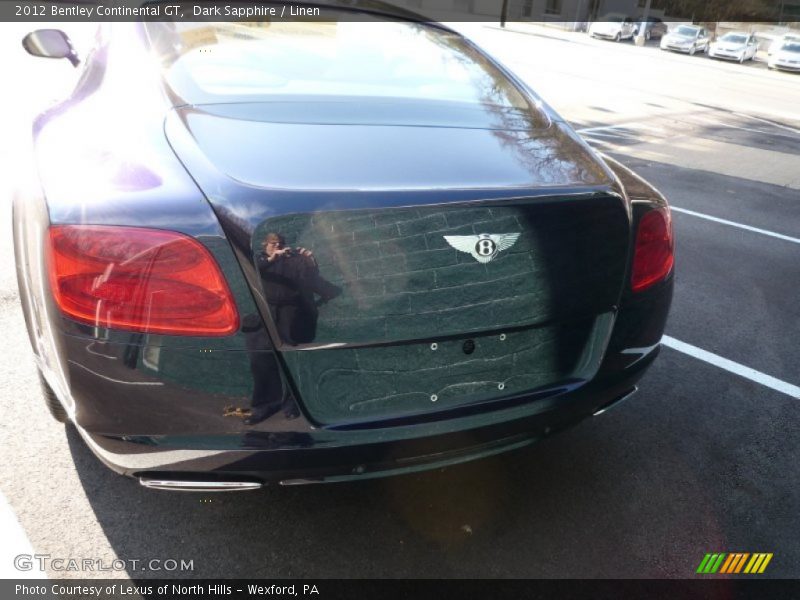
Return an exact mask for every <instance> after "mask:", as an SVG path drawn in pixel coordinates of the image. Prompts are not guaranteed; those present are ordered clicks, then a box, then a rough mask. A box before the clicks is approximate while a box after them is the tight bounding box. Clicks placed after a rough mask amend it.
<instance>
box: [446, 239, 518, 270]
mask: <svg viewBox="0 0 800 600" xmlns="http://www.w3.org/2000/svg"><path fill="white" fill-rule="evenodd" d="M518 238H519V234H518V233H481V234H479V235H446V236H444V239H445V240H446V241H447V243H448V244H450V245H451V246H452V247H453V248H455V249H456V250H460V251H461V252H466V253H467V254H471V255H472V257H473V258H474V259H475V260H477V261H478V262H480V263H488V262H489V261H491V260H493V259H494V258H495V257H496V256H497V255H498V254H499V253H500V252H502V251H503V250H505V249H506V248H511V246H513V245H514V244H516V243H517V239H518Z"/></svg>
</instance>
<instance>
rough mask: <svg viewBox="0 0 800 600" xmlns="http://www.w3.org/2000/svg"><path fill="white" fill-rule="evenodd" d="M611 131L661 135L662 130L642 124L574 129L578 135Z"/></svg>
mask: <svg viewBox="0 0 800 600" xmlns="http://www.w3.org/2000/svg"><path fill="white" fill-rule="evenodd" d="M612 129H644V130H645V131H656V132H659V133H663V132H664V130H663V129H659V128H658V127H653V126H652V125H645V124H644V123H620V124H618V125H603V126H602V127H584V128H583V129H576V130H575V131H577V132H578V133H592V132H594V131H609V130H612Z"/></svg>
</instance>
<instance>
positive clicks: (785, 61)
mask: <svg viewBox="0 0 800 600" xmlns="http://www.w3.org/2000/svg"><path fill="white" fill-rule="evenodd" d="M767 66H768V67H769V68H770V69H785V70H787V71H800V41H797V42H783V45H782V46H780V47H779V48H778V49H777V50H775V51H774V52H773V53H772V56H770V57H769V60H768V61H767Z"/></svg>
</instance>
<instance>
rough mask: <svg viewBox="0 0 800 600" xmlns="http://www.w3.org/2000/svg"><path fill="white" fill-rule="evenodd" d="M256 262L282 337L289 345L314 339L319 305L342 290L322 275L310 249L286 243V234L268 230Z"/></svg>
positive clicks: (265, 293) (273, 316)
mask: <svg viewBox="0 0 800 600" xmlns="http://www.w3.org/2000/svg"><path fill="white" fill-rule="evenodd" d="M257 263H258V270H259V273H260V274H261V280H262V283H263V287H264V295H265V296H266V299H267V303H268V304H269V306H270V310H271V311H272V318H273V320H274V321H275V326H276V327H277V328H278V333H279V334H280V336H281V340H282V341H283V342H285V343H288V344H303V343H308V342H312V341H313V340H314V337H315V336H316V330H317V314H318V312H317V307H318V306H319V305H320V304H322V303H324V302H327V301H329V300H331V299H333V298H335V297H336V296H338V295H339V294H340V293H341V290H340V289H339V288H338V287H337V286H335V285H333V284H332V283H330V282H328V281H325V280H324V279H323V278H322V277H320V274H319V267H318V266H317V261H316V260H315V259H314V255H313V254H312V252H311V251H310V250H306V249H305V248H290V247H288V246H286V242H285V240H284V238H283V236H281V235H280V234H277V233H268V234H267V236H266V238H264V243H263V251H262V252H261V253H259V255H258V257H257ZM317 296H319V300H317V298H316V297H317Z"/></svg>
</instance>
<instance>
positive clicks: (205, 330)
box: [48, 225, 239, 336]
mask: <svg viewBox="0 0 800 600" xmlns="http://www.w3.org/2000/svg"><path fill="white" fill-rule="evenodd" d="M49 242H50V243H49V248H48V269H49V272H50V286H51V288H52V290H53V295H54V296H55V300H56V303H57V304H58V307H59V308H60V309H61V310H62V311H63V313H64V314H65V315H66V316H68V317H70V318H72V319H75V320H76V321H81V322H83V323H88V324H90V325H95V326H100V327H108V328H111V329H126V330H129V331H140V332H143V333H164V334H170V335H202V336H222V335H230V334H232V333H234V332H235V331H236V330H237V329H238V328H239V314H238V312H237V311H236V306H235V304H234V301H233V297H232V296H231V292H230V290H229V289H228V285H227V283H226V282H225V278H224V277H223V276H222V273H221V272H220V270H219V266H217V263H216V262H215V261H214V258H213V257H212V256H211V253H210V252H209V251H208V250H207V249H206V248H205V247H204V246H203V245H202V244H200V242H198V241H197V240H195V239H192V238H190V237H187V236H185V235H183V234H180V233H175V232H173V231H162V230H158V229H141V228H138V227H115V226H101V225H60V226H54V227H51V228H50V239H49Z"/></svg>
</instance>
